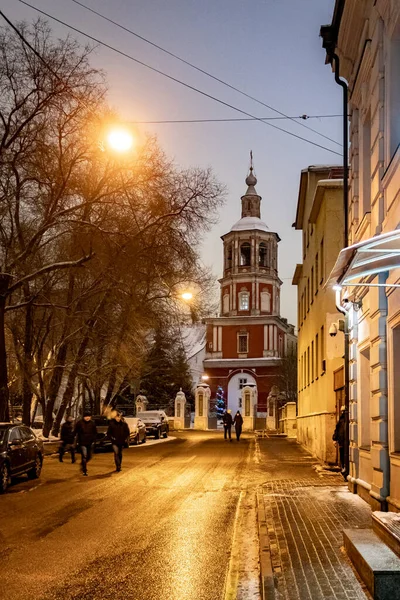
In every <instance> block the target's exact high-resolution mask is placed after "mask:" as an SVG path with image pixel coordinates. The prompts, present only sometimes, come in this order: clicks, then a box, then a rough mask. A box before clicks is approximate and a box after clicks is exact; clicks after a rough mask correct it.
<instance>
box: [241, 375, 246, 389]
mask: <svg viewBox="0 0 400 600" xmlns="http://www.w3.org/2000/svg"><path fill="white" fill-rule="evenodd" d="M246 385H247V377H243V378H242V379H239V390H242V389H243V388H244V387H245V386H246Z"/></svg>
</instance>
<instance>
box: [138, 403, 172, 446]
mask: <svg viewBox="0 0 400 600" xmlns="http://www.w3.org/2000/svg"><path fill="white" fill-rule="evenodd" d="M136 416H137V417H138V418H139V419H141V420H142V421H143V423H144V424H145V426H146V433H147V435H154V437H155V438H156V440H158V439H159V438H160V437H161V436H163V437H165V438H167V437H168V433H169V425H168V419H167V415H166V414H165V412H164V411H163V410H145V411H143V412H139V413H137V415H136Z"/></svg>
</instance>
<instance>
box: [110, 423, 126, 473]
mask: <svg viewBox="0 0 400 600" xmlns="http://www.w3.org/2000/svg"><path fill="white" fill-rule="evenodd" d="M107 436H108V437H109V438H110V439H111V442H112V447H113V450H114V460H115V470H116V471H117V473H118V472H119V471H120V470H121V465H122V450H123V448H124V446H125V444H126V443H127V441H128V440H129V427H128V424H127V423H126V421H123V419H122V415H121V413H117V414H116V415H115V417H114V419H112V420H111V421H110V424H109V426H108V431H107Z"/></svg>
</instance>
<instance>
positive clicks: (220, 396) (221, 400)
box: [215, 385, 225, 417]
mask: <svg viewBox="0 0 400 600" xmlns="http://www.w3.org/2000/svg"><path fill="white" fill-rule="evenodd" d="M215 410H216V412H217V415H218V416H219V417H222V415H223V414H224V412H225V394H224V389H223V388H222V387H221V386H220V385H219V386H218V388H217V400H216V403H215Z"/></svg>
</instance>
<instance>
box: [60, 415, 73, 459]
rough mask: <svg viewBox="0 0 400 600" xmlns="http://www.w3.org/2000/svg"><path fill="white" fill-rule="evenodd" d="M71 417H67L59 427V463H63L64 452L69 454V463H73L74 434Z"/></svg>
mask: <svg viewBox="0 0 400 600" xmlns="http://www.w3.org/2000/svg"><path fill="white" fill-rule="evenodd" d="M73 422H74V419H73V417H68V418H67V420H66V421H65V423H63V425H62V427H61V434H60V439H61V443H60V448H59V450H58V453H59V459H60V462H63V456H64V454H65V452H68V451H69V452H71V462H72V463H74V462H75V432H74V426H73Z"/></svg>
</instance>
